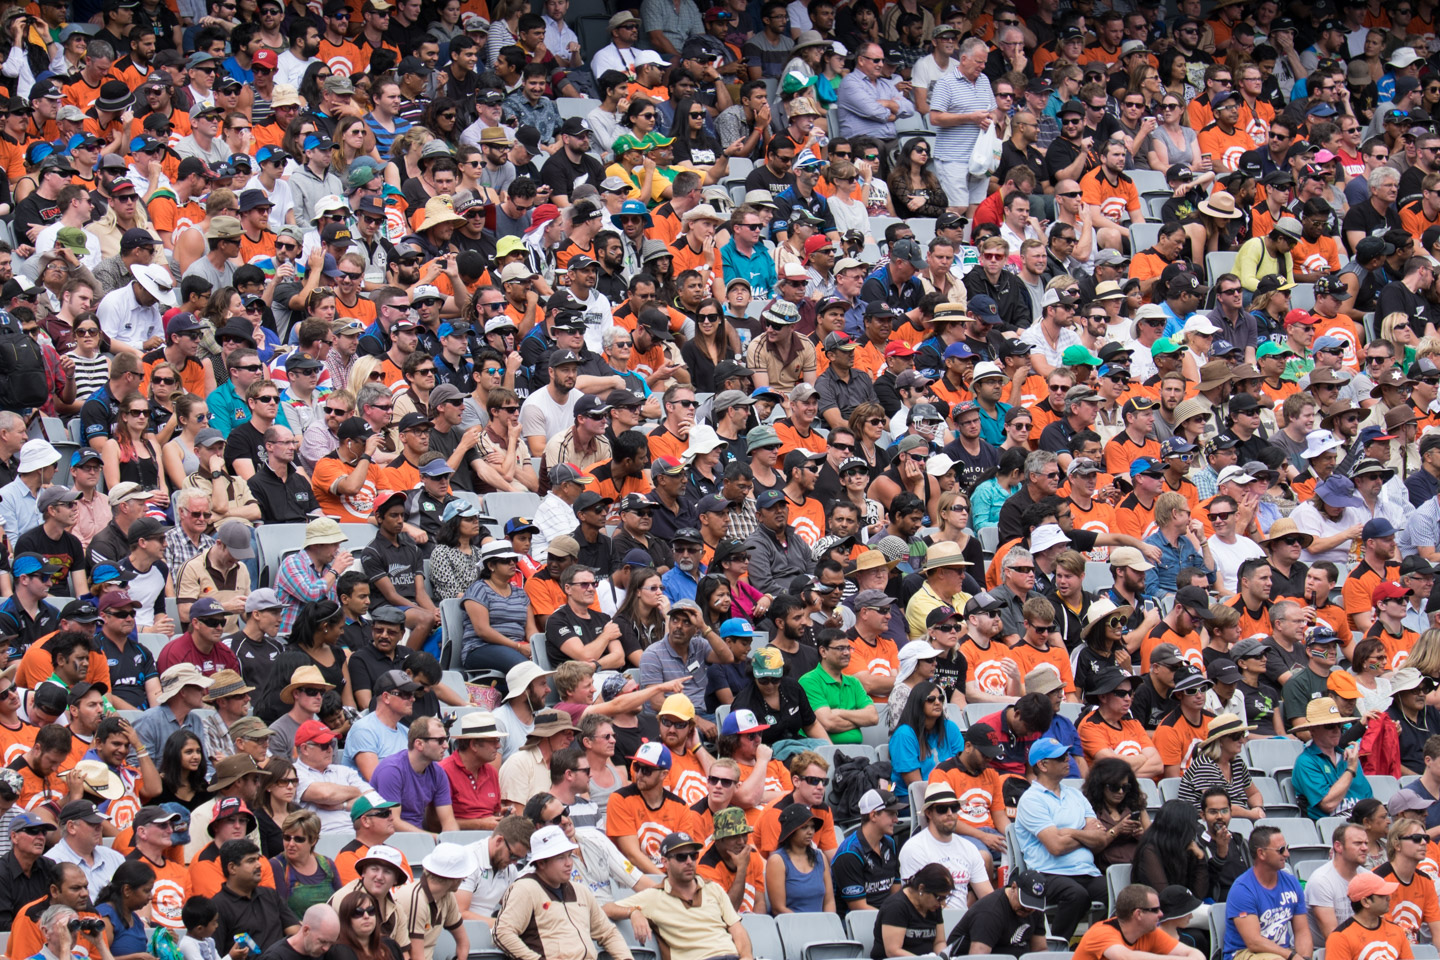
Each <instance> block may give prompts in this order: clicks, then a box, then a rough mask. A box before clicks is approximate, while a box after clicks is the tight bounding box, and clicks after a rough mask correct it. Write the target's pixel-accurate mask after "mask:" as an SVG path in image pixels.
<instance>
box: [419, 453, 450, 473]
mask: <svg viewBox="0 0 1440 960" xmlns="http://www.w3.org/2000/svg"><path fill="white" fill-rule="evenodd" d="M454 472H455V468H454V467H452V466H450V464H448V463H446V462H445V460H444V459H443V458H442V457H440V456H439V455H438V454H437V455H436V457H435V459H434V460H431V461H430V462H429V463H427V464H425V466H423V467H421V468H420V476H422V477H448V476H450V475H451V474H452V473H454Z"/></svg>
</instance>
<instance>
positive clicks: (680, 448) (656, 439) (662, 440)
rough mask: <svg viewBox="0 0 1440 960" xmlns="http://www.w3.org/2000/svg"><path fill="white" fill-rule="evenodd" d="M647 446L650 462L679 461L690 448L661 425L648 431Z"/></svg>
mask: <svg viewBox="0 0 1440 960" xmlns="http://www.w3.org/2000/svg"><path fill="white" fill-rule="evenodd" d="M649 446H650V459H651V460H654V459H655V458H656V457H674V458H675V459H676V460H680V459H682V458H683V457H684V456H685V451H686V450H688V449H689V448H690V444H689V442H687V441H685V440H682V439H680V438H679V437H677V436H675V434H673V433H671V432H670V431H669V430H667V429H665V427H664V426H663V425H662V426H659V427H656V428H655V429H654V430H652V431H650V436H649ZM601 496H604V494H601Z"/></svg>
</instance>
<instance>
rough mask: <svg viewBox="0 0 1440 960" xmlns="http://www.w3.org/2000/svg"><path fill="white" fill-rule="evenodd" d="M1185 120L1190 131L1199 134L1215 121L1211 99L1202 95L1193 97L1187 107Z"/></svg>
mask: <svg viewBox="0 0 1440 960" xmlns="http://www.w3.org/2000/svg"><path fill="white" fill-rule="evenodd" d="M1185 120H1186V122H1187V123H1189V124H1190V129H1191V130H1194V131H1195V132H1196V133H1199V132H1200V131H1201V130H1204V129H1205V128H1206V127H1207V126H1209V125H1210V124H1211V123H1212V122H1213V121H1214V120H1215V111H1213V110H1211V109H1210V98H1209V97H1207V96H1204V95H1203V92H1202V95H1201V96H1198V97H1192V98H1191V100H1190V102H1189V103H1188V104H1186V105H1185Z"/></svg>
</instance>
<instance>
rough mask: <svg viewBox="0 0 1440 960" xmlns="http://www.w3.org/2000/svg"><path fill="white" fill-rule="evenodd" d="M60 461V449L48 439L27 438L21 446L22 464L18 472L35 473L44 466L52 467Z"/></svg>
mask: <svg viewBox="0 0 1440 960" xmlns="http://www.w3.org/2000/svg"><path fill="white" fill-rule="evenodd" d="M59 462H60V451H59V450H56V449H55V448H54V447H52V446H51V445H50V443H49V441H46V440H26V441H25V445H24V446H23V447H21V448H20V466H19V467H18V468H17V470H16V472H18V473H34V472H35V471H36V470H39V469H41V468H42V467H50V466H54V465H55V464H57V463H59Z"/></svg>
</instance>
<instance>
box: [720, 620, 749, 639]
mask: <svg viewBox="0 0 1440 960" xmlns="http://www.w3.org/2000/svg"><path fill="white" fill-rule="evenodd" d="M720 636H721V637H754V636H755V628H754V627H752V626H751V625H750V621H749V620H742V619H741V618H740V617H731V618H730V619H729V620H726V621H725V622H724V623H722V624H720Z"/></svg>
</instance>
